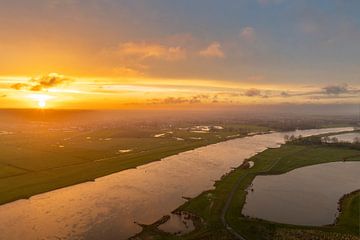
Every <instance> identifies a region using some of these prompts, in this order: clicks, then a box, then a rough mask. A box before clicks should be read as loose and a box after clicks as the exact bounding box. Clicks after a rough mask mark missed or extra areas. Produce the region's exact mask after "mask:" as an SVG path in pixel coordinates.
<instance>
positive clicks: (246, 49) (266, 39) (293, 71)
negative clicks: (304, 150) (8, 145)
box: [0, 0, 360, 109]
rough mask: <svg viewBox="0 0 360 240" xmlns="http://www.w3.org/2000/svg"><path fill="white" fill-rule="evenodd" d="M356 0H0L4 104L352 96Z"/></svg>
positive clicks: (182, 104)
mask: <svg viewBox="0 0 360 240" xmlns="http://www.w3.org/2000/svg"><path fill="white" fill-rule="evenodd" d="M359 9H360V2H359V1H356V0H347V1H342V0H333V1H325V0H320V1H316V2H315V1H311V0H304V1H290V0H257V1H256V0H242V1H238V0H227V1H215V0H210V1H209V0H199V1H189V0H184V1H166V0H153V1H146V0H139V1H131V0H120V1H118V0H46V1H45V0H26V1H25V0H1V8H0V28H1V29H2V30H1V31H0V39H1V40H0V52H1V58H0V108H45V107H46V108H54V109H143V108H146V109H149V108H156V109H158V108H159V109H164V108H166V109H182V108H184V109H197V108H203V109H212V108H222V107H232V106H249V105H269V104H270V105H279V104H280V105H289V104H290V105H301V106H303V105H306V106H312V105H313V106H319V105H320V106H321V105H327V106H334V105H336V106H339V105H340V106H345V105H347V106H355V105H356V104H358V103H359V102H360V15H359V14H358V12H359Z"/></svg>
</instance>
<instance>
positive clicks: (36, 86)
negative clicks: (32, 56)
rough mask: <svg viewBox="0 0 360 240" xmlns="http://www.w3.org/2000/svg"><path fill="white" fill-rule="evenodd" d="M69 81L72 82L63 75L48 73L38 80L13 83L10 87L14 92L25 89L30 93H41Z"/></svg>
mask: <svg viewBox="0 0 360 240" xmlns="http://www.w3.org/2000/svg"><path fill="white" fill-rule="evenodd" d="M70 81H72V80H71V79H69V78H67V77H65V76H63V75H59V74H57V73H50V74H49V75H46V76H41V77H39V78H32V79H30V80H29V81H28V82H27V83H15V84H13V85H11V86H10V87H11V88H13V89H15V90H21V89H26V90H30V91H42V90H46V89H49V88H53V87H56V86H59V85H62V84H65V83H66V82H70Z"/></svg>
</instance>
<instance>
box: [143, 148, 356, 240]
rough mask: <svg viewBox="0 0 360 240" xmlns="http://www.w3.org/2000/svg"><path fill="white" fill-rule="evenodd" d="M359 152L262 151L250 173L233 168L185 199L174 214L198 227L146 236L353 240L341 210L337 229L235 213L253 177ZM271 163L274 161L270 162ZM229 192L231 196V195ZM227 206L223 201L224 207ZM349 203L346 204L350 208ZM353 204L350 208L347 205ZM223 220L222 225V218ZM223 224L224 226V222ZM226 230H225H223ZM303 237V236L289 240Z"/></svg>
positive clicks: (352, 158)
mask: <svg viewBox="0 0 360 240" xmlns="http://www.w3.org/2000/svg"><path fill="white" fill-rule="evenodd" d="M359 154H360V151H359V150H355V149H349V148H345V147H333V146H310V145H301V144H286V145H283V146H282V147H280V148H275V149H268V150H266V151H264V152H262V153H260V154H258V155H256V156H254V157H252V158H250V159H249V160H250V161H253V162H254V164H255V165H254V166H253V167H252V168H250V169H244V168H242V167H239V168H237V169H235V170H233V171H232V172H231V173H229V174H227V175H226V176H224V177H223V178H222V179H221V181H218V182H216V183H215V188H214V189H213V190H211V191H207V192H204V193H202V194H201V195H199V196H198V197H196V198H194V199H191V200H190V201H188V202H186V203H185V204H184V205H182V206H181V207H180V208H179V209H178V210H179V211H187V212H190V213H193V214H196V215H197V216H199V217H200V218H201V219H203V222H204V223H203V225H202V226H201V227H199V228H197V229H196V230H195V231H194V232H192V233H190V234H187V235H184V236H182V237H176V236H169V235H168V234H165V235H162V234H159V233H158V232H157V233H153V234H150V233H149V232H147V233H146V235H147V236H149V235H150V236H158V237H160V236H161V237H165V238H162V239H234V235H233V234H232V233H231V232H230V231H229V228H231V229H232V230H233V231H235V232H236V233H238V234H239V235H241V236H244V239H264V240H265V239H279V240H280V239H307V238H306V237H309V236H317V237H318V238H319V239H357V237H356V234H358V233H357V232H355V231H354V228H351V225H352V223H351V222H350V220H351V219H352V217H345V218H342V217H341V216H343V215H345V216H346V215H348V214H349V213H350V212H351V211H352V209H351V207H350V208H349V207H348V206H344V207H343V209H344V210H343V211H342V214H341V216H340V218H341V219H343V221H342V223H341V225H340V224H336V225H335V226H327V227H299V226H294V225H287V224H278V223H272V222H268V221H264V220H259V219H251V218H248V217H245V216H242V215H241V214H240V213H241V211H242V208H243V206H244V203H245V199H246V190H247V189H248V187H249V186H250V184H251V183H252V181H253V180H254V178H255V177H256V176H257V175H271V174H282V173H286V172H289V171H291V170H294V169H296V168H300V167H304V166H310V165H315V164H321V163H327V162H336V161H344V159H346V161H360V158H359ZM274 160H275V162H274ZM232 192H233V196H232V197H231V198H229V196H231V193H232ZM227 202H229V204H228V207H227V206H226V205H227ZM350 205H351V204H350ZM351 206H353V205H351ZM221 216H224V222H223V221H222V217H221ZM224 223H225V224H224ZM224 225H225V226H227V227H228V229H226V228H225V226H224ZM294 236H303V237H305V238H294ZM138 239H146V238H142V236H141V234H140V235H138Z"/></svg>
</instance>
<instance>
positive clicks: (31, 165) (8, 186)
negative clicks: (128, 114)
mask: <svg viewBox="0 0 360 240" xmlns="http://www.w3.org/2000/svg"><path fill="white" fill-rule="evenodd" d="M268 130H269V129H268V128H265V127H258V126H251V125H231V126H230V127H228V126H224V129H211V130H210V131H209V133H199V132H193V131H192V130H191V129H189V128H188V126H185V127H183V126H182V128H179V127H174V126H172V127H166V128H164V127H160V126H155V127H136V128H134V127H127V126H124V127H122V128H109V129H98V130H95V131H94V130H82V129H55V130H48V129H42V130H34V131H18V132H15V133H14V134H8V135H0V152H1V154H0V204H4V203H7V202H11V201H14V200H17V199H22V198H29V197H30V196H32V195H35V194H38V193H42V192H46V191H50V190H54V189H57V188H61V187H65V186H69V185H73V184H76V183H81V182H85V181H91V180H94V179H95V178H98V177H101V176H105V175H108V174H111V173H114V172H118V171H121V170H125V169H129V168H134V167H137V166H139V165H142V164H146V163H149V162H152V161H156V160H160V159H161V158H164V157H167V156H170V155H174V154H177V153H180V152H183V151H187V150H190V149H194V148H197V147H200V146H205V145H208V144H212V143H217V142H221V141H225V140H228V139H231V138H236V137H241V136H245V135H246V134H247V133H250V132H256V131H268ZM163 133H165V134H164V135H163V136H161V137H154V136H155V135H157V134H163ZM129 149H130V150H131V152H123V153H121V152H119V150H129Z"/></svg>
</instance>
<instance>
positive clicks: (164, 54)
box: [119, 42, 186, 61]
mask: <svg viewBox="0 0 360 240" xmlns="http://www.w3.org/2000/svg"><path fill="white" fill-rule="evenodd" d="M119 50H120V52H119V53H120V54H122V55H127V56H134V57H139V58H142V59H146V58H155V59H162V60H167V61H176V60H183V59H185V58H186V51H185V49H183V48H182V47H179V46H176V47H171V46H166V45H161V44H157V43H146V42H126V43H123V44H121V45H120V49H119Z"/></svg>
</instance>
